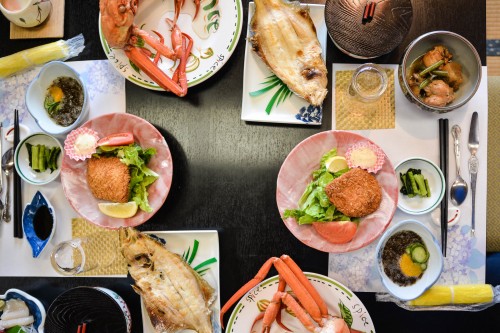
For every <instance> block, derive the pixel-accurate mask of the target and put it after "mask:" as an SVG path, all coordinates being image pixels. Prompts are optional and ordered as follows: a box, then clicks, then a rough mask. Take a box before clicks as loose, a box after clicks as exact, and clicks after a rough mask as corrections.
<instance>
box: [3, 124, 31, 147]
mask: <svg viewBox="0 0 500 333" xmlns="http://www.w3.org/2000/svg"><path fill="white" fill-rule="evenodd" d="M30 133H31V131H30V129H29V128H28V126H26V125H23V124H19V139H20V140H22V139H24V138H25V137H27V136H28V135H30ZM4 137H5V140H6V141H7V142H10V143H14V125H11V126H9V127H7V128H6V129H5V134H4Z"/></svg>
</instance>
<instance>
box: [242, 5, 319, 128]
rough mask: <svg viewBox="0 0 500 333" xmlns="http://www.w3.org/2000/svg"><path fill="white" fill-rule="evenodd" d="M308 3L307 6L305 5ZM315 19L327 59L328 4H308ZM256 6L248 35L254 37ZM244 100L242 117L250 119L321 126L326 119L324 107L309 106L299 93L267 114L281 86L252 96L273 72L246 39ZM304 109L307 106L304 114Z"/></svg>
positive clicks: (251, 10)
mask: <svg viewBox="0 0 500 333" xmlns="http://www.w3.org/2000/svg"><path fill="white" fill-rule="evenodd" d="M304 6H305V5H304ZM308 6H309V10H310V15H311V18H312V20H313V22H314V26H315V27H316V33H317V35H318V40H319V42H320V44H321V46H322V52H323V59H326V25H325V15H324V12H325V6H324V5H308ZM254 11H255V5H254V3H253V2H250V4H249V9H248V12H249V15H248V26H247V36H250V34H251V32H250V22H251V20H252V16H253V13H254ZM243 75H244V76H243V103H242V109H241V119H242V120H246V121H258V122H267V123H285V124H301V125H304V124H310V125H320V124H321V119H322V110H321V109H320V108H314V107H312V106H310V105H309V103H307V102H306V101H305V100H304V99H303V98H300V97H298V96H297V95H295V94H292V95H290V97H289V98H288V99H286V100H284V101H283V102H281V103H280V104H279V105H278V106H277V107H276V106H275V107H273V109H272V110H271V112H270V113H269V114H267V113H266V111H265V110H266V106H267V105H268V103H269V101H270V99H271V98H272V97H273V95H274V93H275V92H276V91H277V90H278V89H279V88H278V87H275V88H274V89H272V90H270V91H268V92H267V93H265V94H262V95H260V96H257V97H252V96H250V93H251V92H253V91H257V90H260V89H262V88H263V87H264V86H263V85H262V83H263V82H265V81H266V78H267V77H269V76H270V75H272V72H271V70H270V69H269V68H268V67H267V66H266V64H264V62H263V61H262V59H261V58H260V57H259V56H258V55H257V54H256V53H255V52H254V51H253V50H252V46H251V44H250V42H246V48H245V69H244V72H243ZM301 109H303V111H302V113H301Z"/></svg>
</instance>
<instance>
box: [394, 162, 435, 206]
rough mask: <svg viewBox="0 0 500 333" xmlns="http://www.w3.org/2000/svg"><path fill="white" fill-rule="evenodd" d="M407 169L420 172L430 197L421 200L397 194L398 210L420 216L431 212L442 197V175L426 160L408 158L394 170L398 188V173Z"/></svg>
mask: <svg viewBox="0 0 500 333" xmlns="http://www.w3.org/2000/svg"><path fill="white" fill-rule="evenodd" d="M409 168H413V169H420V170H422V175H424V177H425V178H426V179H427V180H428V181H429V188H430V189H431V196H430V197H429V198H421V197H419V196H415V197H413V198H410V197H408V196H406V195H403V194H402V193H401V192H399V197H398V208H399V209H401V210H402V211H403V212H405V213H408V214H412V215H422V214H426V213H429V212H432V210H433V209H434V208H436V207H437V206H438V205H439V203H440V202H441V200H442V199H443V196H444V191H445V182H444V176H443V173H442V172H441V170H440V169H439V167H438V166H437V165H436V164H434V163H433V162H431V161H429V160H428V159H425V158H422V157H411V158H408V159H406V160H403V161H402V162H400V163H399V164H398V165H397V166H396V168H395V170H396V176H397V177H398V180H399V188H401V186H402V184H401V179H400V177H399V173H405V172H406V171H407V170H408V169H409Z"/></svg>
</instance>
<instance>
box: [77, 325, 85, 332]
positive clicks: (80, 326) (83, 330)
mask: <svg viewBox="0 0 500 333" xmlns="http://www.w3.org/2000/svg"><path fill="white" fill-rule="evenodd" d="M86 331H87V323H83V324H81V325H78V330H77V331H76V333H85V332H86Z"/></svg>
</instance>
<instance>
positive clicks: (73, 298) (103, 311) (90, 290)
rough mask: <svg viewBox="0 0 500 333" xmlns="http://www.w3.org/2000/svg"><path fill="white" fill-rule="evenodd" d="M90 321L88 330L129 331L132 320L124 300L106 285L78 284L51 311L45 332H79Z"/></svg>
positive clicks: (60, 296)
mask: <svg viewBox="0 0 500 333" xmlns="http://www.w3.org/2000/svg"><path fill="white" fill-rule="evenodd" d="M83 323H86V324H87V332H99V333H129V332H131V328H132V322H131V316H130V312H129V310H128V307H127V305H126V304H125V302H124V301H123V299H122V298H121V297H120V296H119V295H118V294H116V293H115V292H114V291H111V290H109V289H106V288H100V287H77V288H73V289H70V290H68V291H66V292H64V293H62V294H61V295H59V296H58V297H57V298H56V299H55V300H54V302H52V304H51V305H50V307H49V310H48V311H47V320H46V321H45V332H50V333H68V332H76V331H77V330H78V325H81V324H83Z"/></svg>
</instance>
